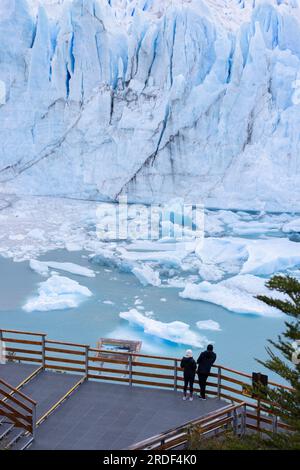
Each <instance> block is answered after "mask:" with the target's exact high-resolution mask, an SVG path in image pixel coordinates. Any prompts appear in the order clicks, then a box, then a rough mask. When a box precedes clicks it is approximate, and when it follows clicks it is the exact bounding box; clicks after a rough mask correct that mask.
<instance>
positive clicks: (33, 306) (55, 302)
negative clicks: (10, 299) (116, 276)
mask: <svg viewBox="0 0 300 470" xmlns="http://www.w3.org/2000/svg"><path fill="white" fill-rule="evenodd" d="M91 295H92V293H91V291H90V290H89V289H88V288H87V287H85V286H82V285H80V284H79V283H78V282H77V281H73V280H72V279H69V278H67V277H62V276H58V275H56V274H55V275H53V276H51V277H50V278H49V279H47V281H45V282H41V283H40V286H39V289H38V296H37V297H34V298H32V299H29V300H28V302H27V303H26V304H25V305H24V306H23V310H25V311H26V312H33V311H35V310H38V311H40V312H45V311H48V310H62V309H66V308H74V307H78V305H79V304H80V303H81V302H83V301H84V300H85V299H86V298H88V297H90V296H91Z"/></svg>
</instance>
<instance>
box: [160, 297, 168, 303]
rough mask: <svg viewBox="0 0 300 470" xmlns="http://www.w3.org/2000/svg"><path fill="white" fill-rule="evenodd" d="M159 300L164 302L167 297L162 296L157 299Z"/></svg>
mask: <svg viewBox="0 0 300 470" xmlns="http://www.w3.org/2000/svg"><path fill="white" fill-rule="evenodd" d="M159 300H160V301H161V302H166V301H167V299H166V298H165V297H162V298H161V299H159Z"/></svg>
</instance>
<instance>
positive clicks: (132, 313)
mask: <svg viewBox="0 0 300 470" xmlns="http://www.w3.org/2000/svg"><path fill="white" fill-rule="evenodd" d="M119 316H120V317H121V318H123V319H124V320H128V321H129V322H130V323H133V324H134V325H137V326H139V327H141V328H143V330H144V333H145V334H148V335H152V336H156V337H158V338H161V339H164V340H167V341H171V342H173V343H179V344H188V345H190V346H194V347H196V348H201V347H203V346H204V345H205V344H208V340H207V338H206V337H204V336H200V335H199V334H197V333H194V332H193V331H191V330H190V326H189V325H188V324H187V323H183V322H181V321H173V322H171V323H163V322H161V321H158V320H153V319H152V318H149V317H146V316H145V315H143V314H141V313H140V312H138V311H137V310H136V309H131V310H129V311H128V312H121V313H120V314H119Z"/></svg>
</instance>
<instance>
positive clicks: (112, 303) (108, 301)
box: [102, 300, 115, 305]
mask: <svg viewBox="0 0 300 470" xmlns="http://www.w3.org/2000/svg"><path fill="white" fill-rule="evenodd" d="M102 303H103V304H106V305H115V302H113V301H112V300H103V302H102Z"/></svg>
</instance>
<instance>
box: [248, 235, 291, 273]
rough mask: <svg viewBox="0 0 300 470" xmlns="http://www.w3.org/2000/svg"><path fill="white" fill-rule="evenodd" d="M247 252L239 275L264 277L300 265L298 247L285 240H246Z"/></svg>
mask: <svg viewBox="0 0 300 470" xmlns="http://www.w3.org/2000/svg"><path fill="white" fill-rule="evenodd" d="M247 250H248V253H249V258H248V260H247V261H246V263H245V264H244V266H243V268H242V270H241V274H248V273H249V274H256V275H262V276H265V275H271V274H274V273H276V272H279V271H284V270H286V269H288V268H293V267H295V266H297V265H300V245H299V244H296V243H294V242H292V241H290V240H288V239H287V238H274V239H272V238H270V239H267V240H247Z"/></svg>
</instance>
